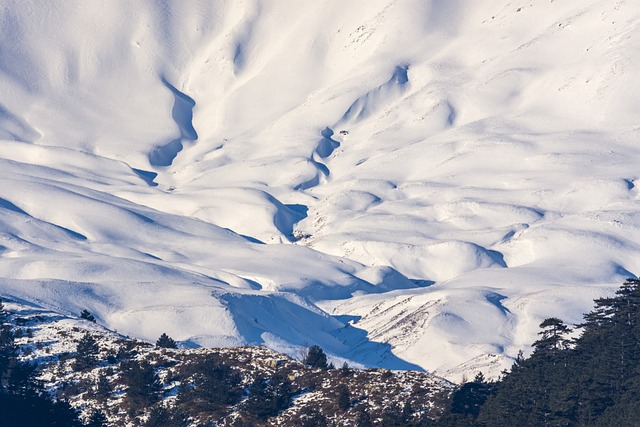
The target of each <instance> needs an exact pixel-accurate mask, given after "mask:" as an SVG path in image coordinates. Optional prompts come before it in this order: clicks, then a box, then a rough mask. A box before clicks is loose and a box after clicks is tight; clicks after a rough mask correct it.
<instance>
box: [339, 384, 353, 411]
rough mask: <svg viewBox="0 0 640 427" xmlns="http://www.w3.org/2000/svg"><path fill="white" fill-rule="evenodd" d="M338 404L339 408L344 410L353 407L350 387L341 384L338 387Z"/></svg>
mask: <svg viewBox="0 0 640 427" xmlns="http://www.w3.org/2000/svg"><path fill="white" fill-rule="evenodd" d="M336 392H337V393H336V403H337V404H338V408H340V409H342V410H346V409H349V407H350V406H351V393H349V387H347V385H346V384H340V385H338V387H336Z"/></svg>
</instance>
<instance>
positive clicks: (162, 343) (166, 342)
mask: <svg viewBox="0 0 640 427" xmlns="http://www.w3.org/2000/svg"><path fill="white" fill-rule="evenodd" d="M156 347H162V348H178V345H177V344H176V342H175V341H174V340H173V338H171V337H170V336H169V335H167V334H165V333H163V334H162V335H160V338H158V341H156Z"/></svg>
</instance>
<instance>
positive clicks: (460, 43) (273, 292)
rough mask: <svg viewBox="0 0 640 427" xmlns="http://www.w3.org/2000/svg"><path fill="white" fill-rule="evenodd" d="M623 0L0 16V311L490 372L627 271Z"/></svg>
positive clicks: (54, 6)
mask: <svg viewBox="0 0 640 427" xmlns="http://www.w3.org/2000/svg"><path fill="white" fill-rule="evenodd" d="M639 23H640V5H638V4H636V3H635V2H631V1H622V0H620V1H613V0H608V1H605V0H589V1H583V2H568V1H560V0H555V1H554V0H550V1H544V2H538V3H531V4H524V3H518V2H514V1H510V0H481V1H474V2H462V1H451V0H449V1H439V0H431V1H418V0H406V1H392V0H375V1H350V2H341V1H337V0H335V1H324V2H314V1H297V2H286V3H285V2H275V1H274V2H271V1H259V0H253V1H252V0H241V1H223V0H221V1H215V2H211V1H180V2H178V1H160V0H157V1H151V0H140V1H137V2H134V3H132V2H127V1H99V0H91V1H80V0H77V1H72V0H64V1H56V0H52V1H49V2H46V3H43V2H36V1H24V0H20V1H17V0H1V1H0V40H2V41H1V42H0V58H2V59H1V60H0V180H1V181H2V185H0V275H1V276H2V277H4V278H5V279H4V280H3V281H2V285H0V286H1V287H0V294H3V295H5V296H9V297H11V298H19V299H24V300H28V301H31V302H32V303H36V304H38V305H41V306H43V307H47V308H48V309H53V310H56V311H59V312H61V313H67V314H68V313H77V312H79V311H80V310H81V309H83V308H88V309H89V310H90V311H92V312H94V313H95V314H96V315H97V317H98V318H99V320H100V322H101V323H103V324H105V325H106V326H108V327H110V328H114V329H117V330H118V331H120V332H124V333H127V334H130V335H133V336H137V337H140V338H144V339H148V340H155V338H157V336H159V335H160V334H161V333H162V332H167V333H169V334H170V335H171V336H173V337H174V338H176V339H178V340H181V341H183V343H184V345H187V346H191V345H207V346H217V345H239V344H245V343H248V344H266V345H268V346H271V347H273V348H276V349H279V350H285V351H288V352H289V353H295V352H296V351H298V350H297V346H300V345H303V344H304V343H317V344H320V345H322V346H323V347H324V348H325V349H326V350H327V351H329V352H330V353H332V354H333V355H335V356H336V357H341V358H347V359H350V360H352V361H353V362H356V363H361V364H364V365H373V366H385V367H391V368H417V367H420V368H423V369H427V370H436V371H437V372H438V373H439V374H441V375H444V376H447V377H448V378H452V379H454V380H457V379H460V378H461V376H462V375H463V374H464V373H467V374H473V373H474V371H475V370H477V369H480V368H481V369H483V370H484V371H485V374H488V375H495V374H497V373H498V372H499V371H500V370H501V369H502V368H504V367H508V366H509V365H510V363H511V362H510V360H511V358H513V357H515V355H516V354H517V353H518V351H519V350H520V349H521V348H526V347H527V345H528V344H529V343H531V342H532V341H533V340H534V339H535V333H536V332H537V324H538V323H540V321H541V320H542V319H544V318H545V317H548V316H552V315H553V316H558V317H561V318H563V319H565V320H566V321H568V322H577V321H579V320H580V318H581V313H583V312H585V311H588V310H589V308H590V307H591V300H592V299H593V298H594V297H597V296H600V295H603V294H607V293H609V292H611V290H612V289H613V288H614V287H615V286H617V285H618V284H619V283H621V281H622V280H623V278H625V277H627V276H630V275H635V274H636V273H637V272H638V271H639V267H640V266H639V265H638V264H639V262H640V261H638V260H639V259H640V257H639V256H638V255H640V254H639V252H640V245H639V244H638V243H637V242H639V241H640V229H639V227H640V210H639V209H638V206H639V203H638V191H637V187H636V184H637V180H638V179H639V177H640V175H639V174H638V172H637V168H636V164H635V163H636V162H635V160H636V159H638V158H639V152H638V148H637V143H636V141H637V139H638V137H639V136H640V135H639V134H640V132H639V130H640V126H639V125H638V120H637V116H638V114H637V113H638V107H637V101H636V100H637V99H640V83H638V81H637V79H636V78H635V77H636V76H638V75H640V62H639V60H638V58H640V55H639V53H640V52H639V51H640V36H638V34H640V32H639V31H638V26H639Z"/></svg>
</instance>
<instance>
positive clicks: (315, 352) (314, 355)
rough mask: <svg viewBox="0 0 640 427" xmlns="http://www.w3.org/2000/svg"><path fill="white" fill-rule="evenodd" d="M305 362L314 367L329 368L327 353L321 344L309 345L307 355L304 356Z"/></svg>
mask: <svg viewBox="0 0 640 427" xmlns="http://www.w3.org/2000/svg"><path fill="white" fill-rule="evenodd" d="M304 364H305V365H307V366H310V367H312V368H320V369H327V367H328V364H327V355H326V353H325V352H324V350H322V349H321V348H320V346H317V345H313V346H311V347H309V350H308V351H307V355H306V357H305V358H304Z"/></svg>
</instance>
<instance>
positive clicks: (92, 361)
mask: <svg viewBox="0 0 640 427" xmlns="http://www.w3.org/2000/svg"><path fill="white" fill-rule="evenodd" d="M98 353H100V347H99V346H98V343H97V341H96V340H95V338H93V337H92V336H91V334H89V333H88V332H87V333H85V334H84V336H83V337H82V338H81V339H80V341H78V346H77V347H76V363H75V364H74V368H75V369H76V370H77V371H84V370H85V369H91V368H93V367H94V366H96V362H97V357H96V356H97V355H98Z"/></svg>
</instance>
